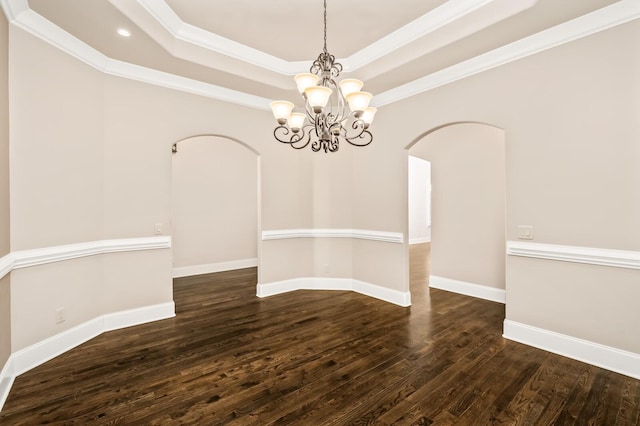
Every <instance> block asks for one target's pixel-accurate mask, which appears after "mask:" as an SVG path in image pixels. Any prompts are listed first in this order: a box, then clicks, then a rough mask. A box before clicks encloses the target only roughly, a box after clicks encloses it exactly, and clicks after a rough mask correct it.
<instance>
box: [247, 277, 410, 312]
mask: <svg viewBox="0 0 640 426" xmlns="http://www.w3.org/2000/svg"><path fill="white" fill-rule="evenodd" d="M296 290H343V291H355V292H356V293H360V294H363V295H365V296H369V297H374V298H376V299H380V300H383V301H385V302H389V303H393V304H394V305H398V306H402V307H407V306H411V292H408V291H406V292H402V291H398V290H393V289H389V288H386V287H381V286H378V285H375V284H371V283H367V282H364V281H360V280H354V279H350V278H321V277H307V278H294V279H290V280H284V281H276V282H272V283H265V284H258V285H257V288H256V295H257V296H258V297H269V296H275V295H277V294H282V293H288V292H291V291H296Z"/></svg>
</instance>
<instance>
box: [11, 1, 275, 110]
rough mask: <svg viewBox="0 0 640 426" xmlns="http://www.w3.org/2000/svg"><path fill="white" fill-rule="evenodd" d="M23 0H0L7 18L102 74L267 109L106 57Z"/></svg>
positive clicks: (256, 101)
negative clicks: (35, 10) (29, 6)
mask: <svg viewBox="0 0 640 426" xmlns="http://www.w3.org/2000/svg"><path fill="white" fill-rule="evenodd" d="M23 3H25V2H24V0H0V5H1V6H2V8H3V10H4V12H5V15H6V16H7V19H8V20H9V21H10V22H11V23H12V24H13V25H15V26H17V27H18V28H20V29H22V30H24V31H26V32H27V33H29V34H31V35H33V36H35V37H37V38H39V39H40V40H43V41H45V42H47V43H49V44H50V45H52V46H54V47H56V48H58V49H60V50H62V51H63V52H65V53H67V54H69V55H71V56H73V57H74V58H76V59H78V60H79V61H81V62H84V63H85V64H87V65H89V66H90V67H92V68H94V69H96V70H98V71H100V72H103V73H105V74H109V75H113V76H116V77H122V78H127V79H130V80H136V81H141V82H144V83H148V84H152V85H155V86H161V87H166V88H169V89H174V90H179V91H182V92H186V93H192V94H195V95H199V96H204V97H207V98H211V99H215V100H219V101H223V102H230V103H234V104H237V105H242V106H247V107H250V108H256V109H261V110H265V111H268V110H269V102H271V100H270V99H267V98H262V97H260V96H255V95H251V94H249V93H244V92H240V91H237V90H233V89H228V88H226V87H222V86H216V85H214V84H209V83H204V82H201V81H197V80H193V79H189V78H186V77H181V76H177V75H174V74H169V73H166V72H162V71H158V70H154V69H151V68H146V67H142V66H139V65H134V64H131V63H128V62H124V61H119V60H117V59H112V58H109V57H108V56H106V55H104V54H103V53H101V52H99V51H98V50H96V49H94V48H93V47H91V46H89V45H88V44H86V43H84V42H83V41H81V40H79V39H78V38H76V37H74V36H72V35H71V34H69V33H68V32H66V31H64V30H63V29H62V28H60V27H58V26H57V25H55V24H54V23H52V22H51V21H49V20H47V19H45V18H44V17H42V16H41V15H39V14H37V13H36V12H34V11H33V10H31V9H29V8H28V6H27V7H26V8H24V4H23Z"/></svg>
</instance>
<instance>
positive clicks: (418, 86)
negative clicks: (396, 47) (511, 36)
mask: <svg viewBox="0 0 640 426" xmlns="http://www.w3.org/2000/svg"><path fill="white" fill-rule="evenodd" d="M638 18H640V2H639V1H638V0H621V1H619V2H617V3H614V4H612V5H610V6H606V7H604V8H602V9H599V10H596V11H594V12H591V13H588V14H586V15H584V16H581V17H579V18H576V19H573V20H571V21H568V22H565V23H563V24H560V25H557V26H555V27H552V28H549V29H547V30H544V31H541V32H539V33H536V34H533V35H531V36H529V37H526V38H523V39H521V40H518V41H516V42H513V43H511V44H508V45H506V46H503V47H500V48H498V49H494V50H492V51H490V52H487V53H484V54H482V55H479V56H476V57H475V58H471V59H468V60H466V61H463V62H460V63H458V64H456V65H452V66H450V67H448V68H445V69H443V70H440V71H437V72H434V73H432V74H429V75H427V76H424V77H421V78H419V79H417V80H414V81H411V82H409V83H406V84H403V85H401V86H398V87H396V88H393V89H391V90H387V91H386V92H383V93H380V94H378V95H376V96H375V97H374V98H373V101H372V104H373V105H375V106H377V107H382V106H384V105H388V104H391V103H394V102H397V101H400V100H402V99H406V98H409V97H411V96H415V95H417V94H420V93H424V92H426V91H429V90H432V89H435V88H437V87H440V86H444V85H445V84H449V83H453V82H454V81H457V80H461V79H463V78H466V77H470V76H472V75H475V74H478V73H481V72H483V71H487V70H490V69H493V68H496V67H499V66H501V65H505V64H508V63H510V62H513V61H516V60H518V59H522V58H525V57H527V56H531V55H534V54H536V53H540V52H542V51H544V50H547V49H551V48H554V47H556V46H560V45H562V44H565V43H569V42H571V41H574V40H577V39H579V38H582V37H586V36H589V35H592V34H595V33H598V32H600V31H604V30H606V29H609V28H612V27H615V26H617V25H621V24H624V23H626V22H629V21H632V20H634V19H638Z"/></svg>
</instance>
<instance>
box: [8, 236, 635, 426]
mask: <svg viewBox="0 0 640 426" xmlns="http://www.w3.org/2000/svg"><path fill="white" fill-rule="evenodd" d="M411 265H412V268H411V281H412V302H413V306H411V307H410V308H401V307H398V306H395V305H391V304H389V303H385V302H382V301H379V300H376V299H373V298H369V297H366V296H363V295H359V294H356V293H350V292H336V291H297V292H293V293H288V294H283V295H278V296H272V297H269V298H266V299H259V298H257V297H256V296H255V285H256V270H255V269H253V268H252V269H245V270H240V271H232V272H223V273H218V274H210V275H205V276H198V277H190V278H184V279H177V280H175V284H174V287H175V302H176V311H177V316H176V317H175V318H172V319H168V320H163V321H158V322H155V323H151V324H145V325H141V326H136V327H131V328H127V329H123V330H117V331H113V332H109V333H105V334H103V335H101V336H99V337H97V338H95V339H93V340H91V341H90V342H87V343H86V344H83V345H81V346H79V347H77V348H75V349H73V350H71V351H69V352H67V353H65V354H64V355H62V356H60V357H57V358H55V359H53V360H51V361H49V362H47V363H45V364H43V365H41V366H39V367H37V368H35V369H33V370H31V371H29V372H27V373H25V374H23V375H21V376H19V377H18V378H17V379H16V381H15V383H14V385H13V388H12V390H11V393H10V395H9V398H8V400H7V402H6V404H5V407H4V409H3V410H2V412H0V424H2V425H39V424H78V425H92V424H109V425H115V424H127V425H129V424H134V425H147V424H149V425H161V424H162V425H164V424H169V425H171V424H196V425H216V424H229V425H243V426H244V425H261V426H262V425H312V426H315V425H365V424H376V425H450V424H459V425H486V424H500V425H515V424H517V425H553V424H556V425H587V424H593V425H638V424H640V381H638V380H634V379H631V378H628V377H625V376H622V375H619V374H615V373H612V372H609V371H606V370H603V369H600V368H596V367H593V366H589V365H586V364H583V363H580V362H577V361H573V360H570V359H567V358H563V357H560V356H557V355H554V354H550V353H547V352H544V351H541V350H537V349H534V348H531V347H528V346H525V345H521V344H518V343H515V342H510V341H506V340H505V339H503V338H502V337H501V332H502V321H503V319H504V306H503V305H501V304H498V303H493V302H487V301H482V300H478V299H473V298H470V297H465V296H461V295H456V294H453V293H448V292H445V291H441V290H437V289H429V288H427V285H426V282H427V277H428V245H420V246H417V247H412V253H411Z"/></svg>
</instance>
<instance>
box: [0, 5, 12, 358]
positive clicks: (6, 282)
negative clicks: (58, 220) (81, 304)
mask: <svg viewBox="0 0 640 426" xmlns="http://www.w3.org/2000/svg"><path fill="white" fill-rule="evenodd" d="M8 47H9V34H8V26H7V20H6V19H5V17H4V14H2V13H0V258H2V257H3V256H4V255H6V254H7V253H9V251H10V242H11V240H10V234H9V232H10V222H9V213H10V210H9V93H8V87H9V76H8V71H9V69H8ZM10 280H11V276H10V275H6V276H4V277H0V370H1V369H2V367H4V364H5V362H6V361H7V359H9V355H10V354H11V293H10V288H11V285H10Z"/></svg>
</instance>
